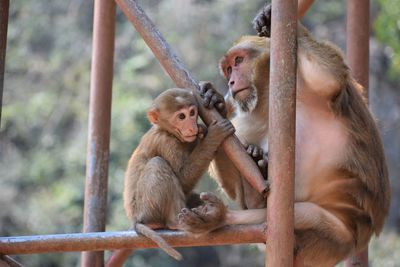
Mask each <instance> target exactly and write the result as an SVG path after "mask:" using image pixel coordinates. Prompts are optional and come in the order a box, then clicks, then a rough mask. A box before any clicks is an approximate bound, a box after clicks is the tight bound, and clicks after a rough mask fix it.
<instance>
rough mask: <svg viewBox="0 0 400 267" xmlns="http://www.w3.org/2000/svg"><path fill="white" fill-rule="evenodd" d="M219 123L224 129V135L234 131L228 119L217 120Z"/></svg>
mask: <svg viewBox="0 0 400 267" xmlns="http://www.w3.org/2000/svg"><path fill="white" fill-rule="evenodd" d="M219 124H220V126H221V127H222V129H224V132H225V133H226V136H228V135H231V134H233V133H234V132H235V127H234V126H233V124H232V123H231V122H230V121H229V120H227V119H223V120H221V121H220V122H219Z"/></svg>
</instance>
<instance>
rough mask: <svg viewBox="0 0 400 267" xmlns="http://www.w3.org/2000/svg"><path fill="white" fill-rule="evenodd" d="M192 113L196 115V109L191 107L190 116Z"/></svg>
mask: <svg viewBox="0 0 400 267" xmlns="http://www.w3.org/2000/svg"><path fill="white" fill-rule="evenodd" d="M194 115H196V111H195V110H194V109H192V110H191V111H190V116H191V117H193V116H194Z"/></svg>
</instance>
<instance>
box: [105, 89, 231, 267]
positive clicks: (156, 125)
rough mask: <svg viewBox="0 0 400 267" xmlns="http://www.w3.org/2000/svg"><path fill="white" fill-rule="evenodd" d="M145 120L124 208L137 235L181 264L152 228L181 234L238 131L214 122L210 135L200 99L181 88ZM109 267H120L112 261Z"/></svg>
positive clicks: (161, 101) (128, 176)
mask: <svg viewBox="0 0 400 267" xmlns="http://www.w3.org/2000/svg"><path fill="white" fill-rule="evenodd" d="M147 117H148V119H149V121H150V122H151V123H152V124H153V126H152V128H151V129H150V130H149V131H148V132H147V133H146V134H145V135H144V136H143V137H142V139H141V141H140V143H139V145H138V147H137V148H136V149H135V151H134V152H133V154H132V156H131V158H130V160H129V163H128V168H127V170H126V174H125V185H124V208H125V212H126V214H127V216H128V218H129V219H131V220H132V223H133V229H135V230H136V232H137V233H140V234H143V235H145V236H146V237H148V238H150V239H152V240H153V241H154V242H155V243H157V244H158V246H159V247H160V248H162V249H163V250H164V251H165V252H166V253H168V254H169V255H171V256H172V257H174V258H175V259H178V260H179V259H181V257H182V256H181V255H180V254H179V253H178V252H177V251H176V250H174V249H173V248H172V247H171V246H169V245H168V244H167V243H166V242H165V240H164V239H162V238H161V237H160V236H159V235H158V234H157V233H156V232H155V231H153V230H152V228H153V229H154V228H170V229H178V228H179V226H178V214H179V212H180V211H181V210H182V209H183V208H185V207H189V208H191V207H195V206H197V205H198V204H199V203H201V199H200V197H199V196H198V195H197V194H195V193H193V192H192V190H193V189H194V187H195V185H196V184H197V182H198V181H199V180H200V178H201V176H202V175H203V173H204V172H205V171H206V170H207V169H208V166H209V164H210V162H211V160H212V159H213V158H214V154H215V152H216V151H217V149H218V147H219V146H220V144H221V143H222V141H223V140H224V139H225V138H226V137H228V136H229V135H231V134H233V133H234V131H235V129H234V127H233V125H232V124H231V123H230V122H229V121H228V120H226V119H224V120H221V121H219V122H217V121H213V122H212V123H211V124H210V125H209V126H208V129H206V128H205V127H204V126H202V125H198V124H197V118H198V107H197V102H196V99H195V97H194V95H193V93H192V92H191V91H190V90H187V89H180V88H173V89H168V90H166V91H165V92H163V93H161V94H160V95H159V96H158V97H157V98H156V99H155V100H154V101H153V104H152V106H151V108H150V109H149V111H148V112H147ZM119 252H121V251H119ZM127 252H128V250H125V254H127ZM129 252H130V250H129ZM127 255H129V253H128V254H127ZM115 257H116V255H113V256H112V258H115ZM126 257H127V256H126ZM107 266H116V265H114V264H112V265H110V261H109V264H108V265H107Z"/></svg>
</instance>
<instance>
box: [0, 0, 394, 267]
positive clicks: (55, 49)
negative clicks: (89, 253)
mask: <svg viewBox="0 0 400 267" xmlns="http://www.w3.org/2000/svg"><path fill="white" fill-rule="evenodd" d="M10 2H11V3H10V18H9V29H8V44H7V56H6V71H5V86H4V97H3V113H2V121H1V138H0V188H1V191H2V192H1V194H0V236H16V235H33V234H35V235H36V234H53V233H71V232H81V231H82V221H83V219H82V214H83V195H84V183H85V161H86V142H87V126H88V98H89V81H90V62H91V47H92V24H93V1H87V0H70V1H45V0H36V1H10ZM139 2H140V3H141V4H142V7H143V8H144V9H145V11H146V12H147V13H148V15H149V16H150V17H151V19H152V20H153V21H154V22H155V24H156V25H157V26H158V27H159V29H160V31H161V32H162V33H163V35H164V36H165V38H166V40H167V41H168V42H169V44H170V45H171V46H172V47H173V48H174V50H175V52H176V53H177V54H178V56H179V58H180V59H181V60H182V62H183V63H184V64H185V65H186V66H187V68H188V69H189V70H190V72H191V73H192V75H193V76H194V77H195V78H196V79H197V80H209V81H212V82H213V83H214V84H215V85H216V86H217V87H218V88H220V89H221V91H223V90H225V82H224V80H223V79H222V78H221V77H220V76H219V72H218V68H217V65H218V60H219V58H220V57H221V56H222V55H223V54H224V51H225V50H226V49H227V48H229V47H230V46H231V44H232V42H233V41H234V40H235V39H236V38H238V37H239V36H240V35H243V34H253V33H254V31H253V30H252V27H251V23H250V22H251V20H252V18H253V17H254V15H255V14H256V12H257V10H258V9H259V8H260V7H261V6H262V5H263V3H264V1H261V0H254V1H245V0H219V1H217V0H148V1H139ZM345 6H346V1H344V0H334V1H318V0H317V1H316V2H315V3H314V5H313V6H312V8H311V9H310V10H309V11H308V13H307V15H306V17H305V18H304V20H303V23H304V24H305V25H306V26H307V27H308V28H309V29H310V30H311V31H312V32H313V34H314V35H315V36H316V37H317V38H318V39H327V40H329V41H331V42H333V43H335V44H337V45H338V46H339V47H341V48H342V49H343V50H344V51H345ZM371 9H372V11H371V14H372V15H371V29H372V31H371V39H370V92H371V93H370V103H371V109H372V112H373V113H374V115H375V116H376V118H377V120H378V124H379V127H380V130H381V133H382V137H383V141H384V144H385V149H386V156H387V159H388V163H389V168H390V177H391V182H392V205H391V212H390V216H389V218H388V220H387V224H386V227H385V230H384V232H383V233H382V234H381V236H380V237H379V238H373V240H372V241H371V243H370V262H371V266H400V253H398V252H399V251H400V236H399V231H400V209H399V204H400V203H399V201H400V179H399V176H398V174H399V173H400V92H399V89H400V88H399V86H398V84H399V81H400V75H399V74H400V20H399V14H400V1H399V0H377V1H371ZM115 44H116V45H115V48H116V49H115V65H114V83H113V99H112V129H111V147H110V150H111V152H110V166H109V190H108V221H107V230H108V231H113V230H126V229H127V228H128V227H129V222H128V220H127V219H126V217H125V214H124V211H123V207H122V188H123V176H124V170H125V167H126V163H127V160H128V159H129V156H130V154H131V153H132V150H133V149H134V148H135V146H136V145H137V144H138V141H139V139H140V137H141V136H142V134H143V133H144V132H145V131H146V130H147V129H148V128H149V127H150V125H149V123H148V122H147V120H146V116H145V112H146V109H147V108H148V107H149V104H150V102H151V99H152V98H153V97H154V96H156V95H157V94H158V93H159V92H161V91H162V90H165V89H167V88H169V87H172V86H173V83H172V82H171V80H170V79H169V77H168V76H167V75H166V74H165V72H164V71H163V70H162V69H161V67H160V65H159V64H158V62H157V61H156V59H155V58H154V56H153V55H152V53H151V51H150V50H149V49H148V48H147V47H146V45H145V44H144V42H143V41H142V40H141V38H140V37H139V36H138V34H137V33H136V32H135V30H134V28H133V27H132V26H131V24H130V23H129V22H128V21H127V19H126V18H125V16H124V15H123V14H122V13H121V11H120V10H119V9H118V8H117V28H116V43H115ZM199 187H200V188H199V190H214V191H215V190H217V189H216V185H215V183H214V182H213V181H212V180H211V179H209V178H206V179H203V180H202V182H201V183H200V185H199ZM179 250H180V251H181V252H182V254H183V255H184V258H185V260H184V261H182V262H179V263H178V262H176V261H174V260H172V259H170V258H169V257H168V256H167V255H166V254H165V253H163V252H161V251H159V250H155V249H149V250H142V251H137V252H135V257H131V258H130V259H129V261H128V263H127V264H126V266H141V267H143V266H144V267H146V266H167V267H169V266H202V267H207V266H210V267H211V266H221V267H234V266H238V267H239V266H246V265H247V266H264V250H263V249H262V250H261V251H260V250H259V248H258V247H257V246H255V245H241V246H238V245H235V246H223V247H207V248H186V249H179ZM107 256H108V254H107ZM15 258H16V259H17V260H19V261H20V262H21V263H23V264H25V265H26V266H45V267H47V266H49V267H50V266H78V265H79V259H80V253H54V254H41V255H24V256H16V257H15Z"/></svg>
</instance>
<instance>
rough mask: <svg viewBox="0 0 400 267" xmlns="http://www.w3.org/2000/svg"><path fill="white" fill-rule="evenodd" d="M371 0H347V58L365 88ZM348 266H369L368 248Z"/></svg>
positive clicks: (347, 261) (348, 262)
mask: <svg viewBox="0 0 400 267" xmlns="http://www.w3.org/2000/svg"><path fill="white" fill-rule="evenodd" d="M369 8H370V1H369V0H348V1H347V26H346V31H347V44H346V45H347V60H348V64H349V67H350V69H351V72H352V74H353V76H354V78H355V79H356V80H357V81H358V82H359V83H360V84H361V85H362V86H364V88H365V93H366V95H367V96H368V86H369V35H370V24H369ZM345 266H346V267H351V266H359V267H367V266H368V248H366V249H365V250H364V251H362V252H360V253H358V254H355V255H352V256H350V257H349V258H348V259H347V260H346V262H345Z"/></svg>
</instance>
